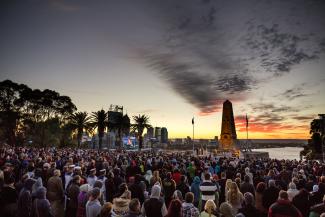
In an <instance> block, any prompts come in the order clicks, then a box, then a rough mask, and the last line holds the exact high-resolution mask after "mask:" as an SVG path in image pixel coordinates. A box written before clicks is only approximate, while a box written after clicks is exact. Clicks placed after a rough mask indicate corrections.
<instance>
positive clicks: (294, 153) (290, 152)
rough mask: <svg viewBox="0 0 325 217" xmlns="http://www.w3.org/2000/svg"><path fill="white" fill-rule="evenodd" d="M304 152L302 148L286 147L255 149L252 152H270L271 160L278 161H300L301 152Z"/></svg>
mask: <svg viewBox="0 0 325 217" xmlns="http://www.w3.org/2000/svg"><path fill="white" fill-rule="evenodd" d="M301 150H303V148H301V147H284V148H261V149H253V150H252V151H266V152H269V156H270V158H272V159H273V158H276V159H289V160H294V159H297V160H300V155H299V154H300V151H301Z"/></svg>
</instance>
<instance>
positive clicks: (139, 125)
mask: <svg viewBox="0 0 325 217" xmlns="http://www.w3.org/2000/svg"><path fill="white" fill-rule="evenodd" d="M133 121H134V124H132V125H131V128H132V131H133V132H136V133H137V135H138V139H139V150H141V148H142V144H143V136H142V134H143V131H144V129H145V128H147V129H148V128H149V127H151V125H150V123H149V117H148V116H146V115H138V116H133Z"/></svg>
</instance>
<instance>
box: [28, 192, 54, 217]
mask: <svg viewBox="0 0 325 217" xmlns="http://www.w3.org/2000/svg"><path fill="white" fill-rule="evenodd" d="M32 216H33V217H52V216H53V214H52V211H51V205H50V202H49V201H48V200H47V199H46V189H45V188H44V187H40V188H38V189H37V191H36V198H35V200H34V202H33V209H32Z"/></svg>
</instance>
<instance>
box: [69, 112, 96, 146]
mask: <svg viewBox="0 0 325 217" xmlns="http://www.w3.org/2000/svg"><path fill="white" fill-rule="evenodd" d="M90 120H91V119H90V117H89V116H88V113H87V112H76V113H74V114H72V115H70V117H69V123H68V126H69V128H70V129H71V130H72V131H73V132H76V134H77V141H78V147H80V144H81V139H82V135H83V132H84V131H85V132H87V133H91V132H92V126H91V122H90Z"/></svg>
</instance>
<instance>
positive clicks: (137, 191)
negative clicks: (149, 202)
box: [129, 174, 144, 204]
mask: <svg viewBox="0 0 325 217" xmlns="http://www.w3.org/2000/svg"><path fill="white" fill-rule="evenodd" d="M140 183H141V175H140V174H136V175H135V177H134V183H133V184H132V185H131V186H130V187H129V190H130V191H131V198H132V199H133V198H138V199H139V201H140V203H141V204H143V202H144V194H143V190H142V187H141V184H140Z"/></svg>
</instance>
